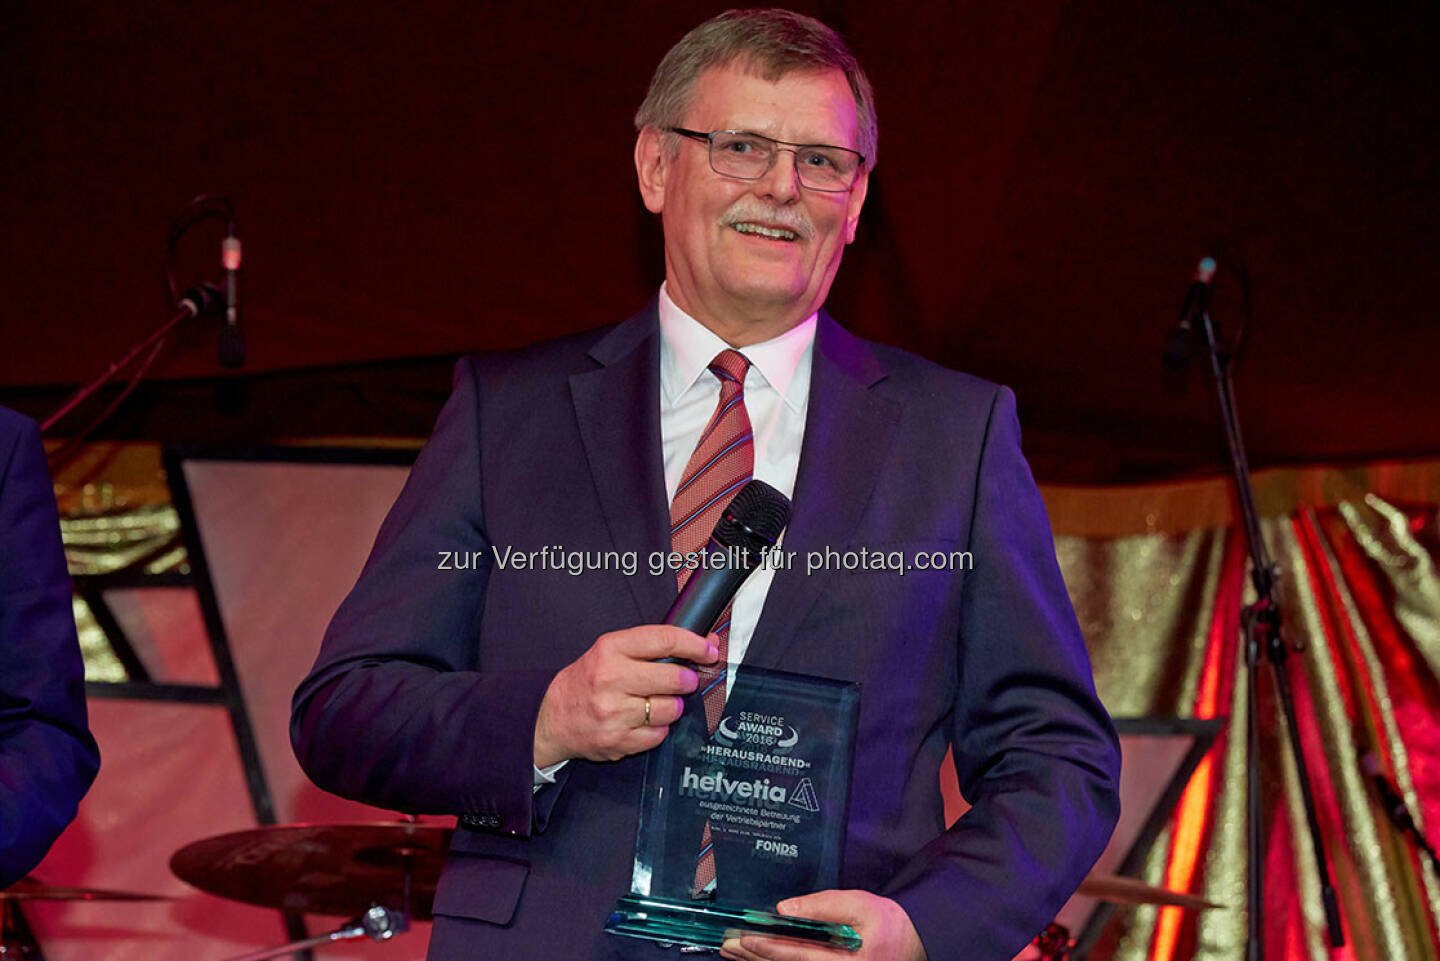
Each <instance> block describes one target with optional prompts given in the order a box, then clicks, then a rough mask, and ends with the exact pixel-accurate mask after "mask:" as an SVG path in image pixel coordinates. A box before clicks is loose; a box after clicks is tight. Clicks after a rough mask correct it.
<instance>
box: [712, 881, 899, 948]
mask: <svg viewBox="0 0 1440 961" xmlns="http://www.w3.org/2000/svg"><path fill="white" fill-rule="evenodd" d="M776 910H777V911H778V912H779V913H780V914H784V915H788V916H790V917H800V918H813V919H814V920H816V921H831V922H838V923H840V924H848V925H850V926H851V927H852V928H854V929H855V933H856V934H859V935H860V938H861V940H862V942H863V943H862V944H861V945H860V950H859V951H856V952H853V953H852V952H850V951H842V950H840V949H839V948H822V947H819V946H818V945H810V944H804V943H802V942H800V941H789V940H785V939H781V938H762V937H759V936H758V935H753V934H747V935H745V936H744V937H741V938H731V939H730V940H728V941H726V942H725V946H724V947H722V948H721V949H720V956H721V957H722V958H731V959H734V961H845V959H850V961H926V959H925V946H924V945H923V944H921V943H920V935H918V934H916V933H915V925H913V924H911V923H910V916H909V915H908V914H906V913H905V909H904V908H902V907H900V905H898V904H896V903H895V902H894V901H891V900H890V899H889V898H882V897H880V896H879V895H878V894H871V893H870V892H869V891H817V892H816V893H814V894H807V895H806V896H805V897H803V898H791V899H790V900H788V901H781V902H780V905H779V907H778V908H777V909H776Z"/></svg>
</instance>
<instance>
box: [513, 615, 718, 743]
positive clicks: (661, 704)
mask: <svg viewBox="0 0 1440 961" xmlns="http://www.w3.org/2000/svg"><path fill="white" fill-rule="evenodd" d="M718 641H719V639H718V638H717V637H715V635H713V634H712V635H710V636H709V637H708V638H707V637H700V636H699V635H697V634H693V633H691V632H690V631H687V630H685V629H684V628H679V627H671V626H669V625H664V624H650V625H645V626H642V627H632V628H628V629H626V630H623V631H615V632H613V633H610V634H602V635H600V637H599V638H598V639H597V640H596V641H595V643H594V644H592V645H591V646H590V650H588V651H586V652H585V653H584V654H582V655H581V656H580V658H579V659H578V660H576V661H575V662H573V663H572V664H570V665H568V666H567V667H566V668H565V669H564V670H562V671H561V672H560V673H559V674H556V675H555V679H554V680H553V681H551V682H550V687H549V688H548V689H547V690H546V691H545V699H544V700H543V701H541V702H540V716H539V717H538V718H537V719H536V722H535V766H536V767H542V768H543V767H548V766H550V765H551V764H557V763H559V762H560V761H564V760H567V759H569V758H574V757H583V758H588V759H589V760H591V761H616V760H619V759H620V758H622V757H626V756H627V755H630V754H639V753H640V752H641V751H648V750H650V749H651V748H652V747H655V746H656V745H658V744H659V743H660V742H661V741H663V740H665V735H666V733H668V732H669V730H670V728H669V725H671V724H673V723H674V722H675V720H676V719H677V718H679V717H680V712H681V710H682V708H683V706H684V702H683V701H682V700H681V698H680V695H683V694H689V693H691V692H693V691H694V690H695V688H696V685H697V684H698V683H699V682H698V679H697V677H696V674H695V672H694V671H693V670H691V669H690V668H688V667H685V666H683V665H681V664H657V663H655V662H656V661H658V660H659V659H660V658H664V657H675V658H680V659H682V660H686V661H693V662H695V663H697V664H714V663H715V662H716V661H718V660H719V659H720V651H719V648H718V647H717V644H718ZM647 701H648V704H649V711H648V721H649V723H648V725H647V723H646V721H647V711H646V704H647Z"/></svg>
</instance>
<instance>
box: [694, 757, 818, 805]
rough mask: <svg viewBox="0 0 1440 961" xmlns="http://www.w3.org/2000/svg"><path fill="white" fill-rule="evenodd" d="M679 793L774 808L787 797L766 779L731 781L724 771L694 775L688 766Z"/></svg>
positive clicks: (780, 787)
mask: <svg viewBox="0 0 1440 961" xmlns="http://www.w3.org/2000/svg"><path fill="white" fill-rule="evenodd" d="M811 790H812V791H813V790H814V789H813V788H812V789H811ZM680 793H681V794H685V795H689V796H690V797H698V798H704V799H705V800H708V801H714V800H722V801H731V800H735V799H737V798H738V799H741V800H747V801H749V800H754V801H759V802H760V803H761V804H762V805H766V806H774V807H778V806H779V805H781V804H784V803H785V801H786V799H787V797H788V795H787V794H786V792H785V788H784V787H782V786H781V785H779V784H771V783H770V779H769V778H768V777H767V778H758V777H757V778H755V779H754V780H753V781H732V780H730V779H729V778H727V777H726V776H725V772H724V771H720V772H718V773H715V774H703V775H702V774H696V773H695V772H694V771H692V770H690V766H689V765H688V764H687V765H686V766H685V770H684V771H682V772H681V774H680Z"/></svg>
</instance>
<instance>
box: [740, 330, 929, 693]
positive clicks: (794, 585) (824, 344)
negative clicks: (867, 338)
mask: <svg viewBox="0 0 1440 961" xmlns="http://www.w3.org/2000/svg"><path fill="white" fill-rule="evenodd" d="M884 376H885V370H884V368H883V367H882V366H881V365H880V362H879V361H878V360H876V359H875V356H874V354H873V353H871V351H870V349H869V348H868V347H867V346H866V345H865V344H864V343H863V342H862V341H861V340H860V339H859V338H857V337H855V336H853V335H852V334H850V333H849V332H848V331H846V330H844V329H843V328H841V327H840V326H839V325H838V324H836V323H835V322H834V321H833V320H831V319H830V318H829V316H827V315H826V314H825V313H824V312H823V311H822V312H821V314H820V319H819V325H818V327H817V328H816V331H815V354H814V365H813V367H812V368H811V375H810V402H809V407H808V408H807V410H806V415H805V417H806V419H805V439H804V442H803V443H802V444H801V448H800V469H799V472H798V473H797V475H796V478H795V496H794V497H793V498H792V499H791V500H792V501H793V503H794V512H793V514H792V516H791V520H790V526H789V528H788V530H787V531H786V534H785V542H784V548H785V551H786V553H787V554H792V553H793V555H794V557H795V562H794V563H793V564H792V565H791V567H790V568H789V569H782V570H778V571H777V572H776V574H775V579H774V581H773V582H772V583H771V585H770V591H769V594H767V595H766V599H765V606H764V608H763V610H762V611H761V614H760V622H759V624H758V625H757V626H756V628H755V635H754V637H753V638H752V639H751V641H750V646H749V648H748V649H747V651H746V653H745V663H747V664H753V665H756V666H758V667H777V666H779V665H780V660H781V656H782V655H783V653H784V651H785V649H786V648H787V647H789V646H790V644H791V643H792V642H793V641H794V639H795V634H796V631H797V630H798V629H799V627H800V623H801V621H802V620H803V619H804V617H805V614H806V612H807V611H809V609H810V608H811V607H812V606H813V605H814V603H815V601H816V600H817V599H818V598H819V596H820V595H821V594H822V593H823V592H824V591H825V589H826V585H827V583H830V582H831V581H832V579H831V578H828V577H826V576H825V575H824V573H823V572H817V573H815V574H812V575H808V576H807V575H806V573H805V556H806V554H807V553H808V552H809V551H823V550H825V548H827V547H830V548H834V549H835V550H836V551H844V550H845V549H846V546H847V544H848V542H849V537H850V533H851V531H853V530H854V528H855V524H856V523H857V522H858V521H859V519H860V514H861V512H862V511H863V510H864V507H865V504H866V502H867V501H869V499H870V495H871V492H872V491H873V490H874V487H875V481H876V478H877V477H878V475H879V472H880V467H881V465H882V464H884V462H885V458H886V456H887V454H888V452H889V450H890V443H891V439H892V437H893V435H894V431H893V427H894V424H895V422H896V420H897V419H898V418H899V416H900V408H899V405H898V404H896V403H895V402H894V401H891V400H889V399H887V398H883V397H880V396H877V395H876V394H875V392H874V391H872V390H871V389H870V388H871V387H872V386H873V385H874V384H876V383H877V382H879V381H880V380H882V379H884Z"/></svg>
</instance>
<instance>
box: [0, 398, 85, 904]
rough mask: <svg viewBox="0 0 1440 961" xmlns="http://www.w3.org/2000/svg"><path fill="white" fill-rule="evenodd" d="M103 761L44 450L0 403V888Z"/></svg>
mask: <svg viewBox="0 0 1440 961" xmlns="http://www.w3.org/2000/svg"><path fill="white" fill-rule="evenodd" d="M99 767H100V752H99V750H98V749H97V748H96V746H95V739H94V738H92V737H91V736H90V729H89V727H88V726H87V725H86V717H85V668H84V665H83V664H82V663H81V660H80V644H79V642H78V641H77V640H76V639H75V614H74V611H73V610H72V609H71V606H70V575H69V574H68V573H67V572H66V570H65V552H64V550H63V548H62V547H61V546H60V519H59V516H58V514H57V512H56V510H55V491H54V489H53V488H52V487H51V484H50V469H49V468H48V467H47V466H46V464H45V448H44V447H43V446H42V445H41V443H40V432H39V431H38V430H37V429H36V427H35V422H34V421H32V420H30V419H29V418H28V417H23V416H21V415H20V414H17V413H15V412H14V411H12V410H8V409H6V408H4V407H0V888H5V887H8V886H9V885H11V884H13V883H14V882H15V881H17V880H19V879H20V878H21V877H24V875H25V873H26V872H28V871H29V870H30V869H31V868H33V867H35V865H37V864H39V863H40V859H41V858H43V857H44V856H45V852H46V851H48V850H49V849H50V845H51V844H52V843H53V842H54V840H55V838H56V837H58V836H59V834H60V832H61V831H62V830H64V829H65V825H67V824H69V823H70V821H71V819H72V818H74V817H75V809H76V805H78V804H79V803H80V799H81V798H82V797H84V796H85V792H86V791H87V790H89V788H90V782H91V781H93V780H94V779H95V772H96V771H97V770H98V769H99Z"/></svg>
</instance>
